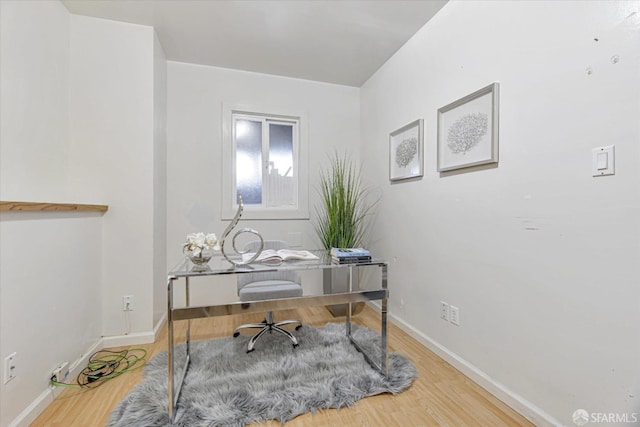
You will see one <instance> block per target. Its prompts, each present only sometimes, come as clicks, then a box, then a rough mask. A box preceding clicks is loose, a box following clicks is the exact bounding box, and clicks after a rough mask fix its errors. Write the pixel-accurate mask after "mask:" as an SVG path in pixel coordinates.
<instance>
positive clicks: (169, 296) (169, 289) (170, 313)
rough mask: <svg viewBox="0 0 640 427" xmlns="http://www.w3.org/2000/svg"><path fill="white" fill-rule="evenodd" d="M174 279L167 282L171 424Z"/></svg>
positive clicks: (170, 416)
mask: <svg viewBox="0 0 640 427" xmlns="http://www.w3.org/2000/svg"><path fill="white" fill-rule="evenodd" d="M174 280H175V277H169V281H168V283H167V328H168V330H167V341H168V342H167V344H168V345H167V361H168V366H167V377H168V379H169V384H168V394H169V402H168V403H169V405H168V406H169V421H170V422H171V423H173V416H174V413H173V412H174V409H175V407H174V405H173V395H174V392H175V390H174V388H173V386H174V384H173V311H172V310H173V281H174Z"/></svg>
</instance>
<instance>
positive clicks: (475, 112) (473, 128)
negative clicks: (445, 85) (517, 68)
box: [438, 82, 500, 172]
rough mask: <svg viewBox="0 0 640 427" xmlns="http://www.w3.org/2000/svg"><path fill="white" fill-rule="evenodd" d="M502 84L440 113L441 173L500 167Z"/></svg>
mask: <svg viewBox="0 0 640 427" xmlns="http://www.w3.org/2000/svg"><path fill="white" fill-rule="evenodd" d="M499 91H500V84H499V83H498V82H495V83H492V84H490V85H488V86H486V87H483V88H482V89H479V90H477V91H475V92H473V93H472V94H469V95H467V96H465V97H463V98H460V99H458V100H457V101H454V102H452V103H450V104H448V105H445V106H444V107H442V108H439V109H438V172H446V171H450V170H455V169H461V168H468V167H472V166H478V165H486V164H490V163H498V124H499V97H500V94H499Z"/></svg>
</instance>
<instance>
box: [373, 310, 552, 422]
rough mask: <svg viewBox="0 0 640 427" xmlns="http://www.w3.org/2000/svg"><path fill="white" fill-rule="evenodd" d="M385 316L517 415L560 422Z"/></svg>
mask: <svg viewBox="0 0 640 427" xmlns="http://www.w3.org/2000/svg"><path fill="white" fill-rule="evenodd" d="M367 304H368V305H369V306H370V307H371V308H373V309H374V310H376V311H377V312H380V305H379V304H378V303H375V302H371V301H370V302H368V303H367ZM388 319H389V320H390V321H391V323H393V324H394V325H396V326H398V327H399V328H400V329H402V330H403V331H404V332H406V333H407V334H409V335H410V336H411V337H412V338H414V339H415V340H416V341H418V342H419V343H420V344H422V345H424V346H425V347H427V348H428V349H429V350H431V351H433V352H434V353H435V354H437V355H438V356H439V357H440V358H442V359H443V360H444V361H446V362H447V363H449V364H450V365H451V366H453V367H454V368H456V369H457V370H458V371H460V372H462V373H463V374H464V375H465V376H467V377H469V378H470V379H471V380H472V381H474V382H475V383H476V384H478V385H479V386H480V387H482V388H484V389H485V390H487V391H488V392H489V393H491V394H492V395H494V396H495V397H496V398H498V399H500V400H501V401H503V402H504V403H505V404H506V405H508V406H509V407H510V408H511V409H513V410H514V411H516V412H518V413H519V414H520V415H522V416H523V417H525V418H526V419H528V420H529V421H531V422H532V423H533V424H535V425H536V426H538V427H543V426H548V427H554V426H559V425H562V423H561V422H560V421H558V420H557V419H555V418H554V417H552V416H551V415H549V414H547V413H546V412H545V411H543V410H542V409H540V408H539V407H537V406H536V405H534V404H533V403H531V402H529V401H528V400H526V399H525V398H523V397H522V396H520V395H519V394H517V393H515V392H513V390H510V389H509V388H507V387H505V386H504V385H503V384H500V383H499V382H497V381H495V380H494V379H493V378H491V377H489V376H488V375H487V374H486V373H484V372H483V371H481V370H480V369H478V368H477V367H476V366H474V365H472V364H471V363H469V362H468V361H466V360H464V359H463V358H461V357H460V356H458V355H457V354H455V353H453V352H452V351H450V350H449V349H447V348H446V347H444V346H442V345H441V344H439V343H438V342H436V341H434V340H433V339H431V338H430V337H428V336H426V335H425V334H423V333H422V332H420V331H418V330H417V329H416V328H414V327H413V326H411V325H409V324H408V323H407V322H405V321H404V320H403V319H401V318H399V317H397V316H395V315H394V314H392V313H388Z"/></svg>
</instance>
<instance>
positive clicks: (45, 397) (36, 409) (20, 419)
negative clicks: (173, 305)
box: [8, 313, 167, 427]
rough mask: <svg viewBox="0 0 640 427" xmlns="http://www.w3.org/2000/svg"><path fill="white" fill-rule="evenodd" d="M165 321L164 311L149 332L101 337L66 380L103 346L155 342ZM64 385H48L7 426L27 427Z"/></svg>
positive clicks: (74, 363)
mask: <svg viewBox="0 0 640 427" xmlns="http://www.w3.org/2000/svg"><path fill="white" fill-rule="evenodd" d="M166 322H167V314H166V313H165V314H164V315H163V316H162V318H160V320H159V321H158V323H157V324H156V326H155V327H154V328H153V331H150V332H138V333H135V334H127V335H117V336H112V337H102V338H100V339H99V340H98V341H97V342H96V343H95V344H94V345H92V346H91V347H90V348H89V349H88V350H87V351H86V352H85V353H84V354H83V355H82V357H80V358H78V360H76V361H75V362H73V363H72V364H71V365H70V366H69V374H68V375H67V378H66V382H69V381H70V379H71V380H73V379H75V378H76V377H77V376H78V374H79V373H80V371H82V370H83V369H84V368H85V366H87V364H88V363H89V358H90V357H91V355H92V354H93V353H95V352H96V351H100V350H102V349H105V348H111V347H124V346H132V345H138V344H150V343H153V342H155V340H156V338H157V337H158V335H159V334H160V330H161V329H162V327H163V326H164V325H165V324H166ZM63 390H64V387H55V386H49V387H47V389H46V390H45V391H43V392H42V393H40V395H39V396H38V397H37V398H36V399H35V400H34V401H33V402H31V404H30V405H29V406H27V407H26V408H25V409H24V411H22V412H21V413H20V415H18V416H17V417H16V418H15V419H14V420H13V421H12V422H11V423H10V424H9V426H8V427H28V426H29V424H31V423H32V422H33V421H35V419H36V418H38V415H40V414H41V413H42V412H43V411H44V410H45V409H46V408H47V406H49V405H50V404H51V403H53V400H54V399H55V398H56V397H58V396H59V395H60V393H62V391H63Z"/></svg>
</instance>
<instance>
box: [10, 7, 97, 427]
mask: <svg viewBox="0 0 640 427" xmlns="http://www.w3.org/2000/svg"><path fill="white" fill-rule="evenodd" d="M0 17H1V18H0V19H1V21H0V84H1V89H0V92H1V93H2V97H1V98H0V102H1V106H0V200H17V201H22V200H24V201H53V202H76V203H82V202H86V201H87V200H85V199H82V198H78V197H77V195H76V194H74V192H73V191H70V188H69V178H70V163H69V151H70V146H69V134H70V132H69V111H68V103H69V78H68V73H69V59H70V50H69V37H70V36H69V34H70V33H69V13H68V12H67V11H66V9H65V8H64V6H62V4H61V3H59V2H50V1H30V2H17V1H15V2H14V1H12V2H7V1H3V2H0ZM101 257H102V215H100V214H97V213H80V212H77V213H53V212H46V213H35V212H32V213H14V212H3V213H2V214H0V266H1V268H0V360H2V361H4V358H5V357H6V356H8V355H9V354H11V353H13V352H16V353H17V356H16V362H17V375H16V378H15V379H14V380H12V381H11V382H9V383H8V384H2V383H1V382H0V425H1V426H7V425H9V423H10V422H11V421H12V420H14V419H16V418H17V417H18V416H19V415H20V414H21V412H22V411H23V410H25V408H27V406H28V405H30V404H32V403H33V402H34V401H36V400H38V399H40V400H43V399H46V398H48V399H49V400H51V398H52V396H51V395H48V394H47V393H46V390H47V385H48V379H49V377H50V375H51V372H52V370H53V369H54V368H55V367H56V366H57V365H58V363H60V362H62V361H63V360H67V361H75V360H76V359H78V358H80V357H81V355H82V354H83V353H84V352H85V351H87V350H88V349H89V348H91V346H92V345H94V344H95V343H96V342H97V341H98V340H99V338H100V333H101V332H102V330H101V329H102V321H101V311H102V310H101V304H100V284H101V279H100V276H101V263H100V259H101ZM2 365H3V364H2ZM2 369H4V366H0V370H2ZM2 374H3V372H2ZM1 376H2V375H0V377H1ZM23 421H25V422H28V421H29V417H28V416H26V418H24V419H23Z"/></svg>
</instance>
